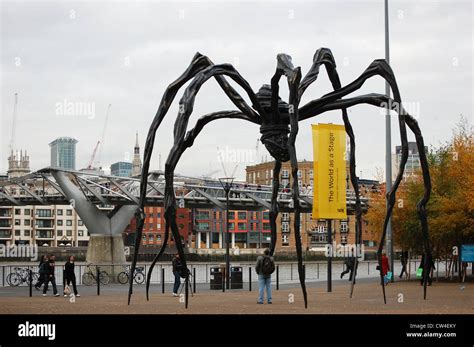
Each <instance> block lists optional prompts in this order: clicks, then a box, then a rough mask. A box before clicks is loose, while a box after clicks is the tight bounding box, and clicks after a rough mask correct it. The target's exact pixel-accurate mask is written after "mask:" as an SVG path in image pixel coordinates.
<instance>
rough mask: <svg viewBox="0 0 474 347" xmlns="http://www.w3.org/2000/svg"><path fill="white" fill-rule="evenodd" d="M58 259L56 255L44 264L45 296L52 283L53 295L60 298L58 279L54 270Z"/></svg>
mask: <svg viewBox="0 0 474 347" xmlns="http://www.w3.org/2000/svg"><path fill="white" fill-rule="evenodd" d="M55 261H56V257H55V256H54V255H50V256H49V260H48V261H47V262H46V263H44V264H43V265H44V266H45V272H46V273H45V281H44V288H43V296H46V292H47V291H48V283H49V282H51V284H52V285H53V293H54V296H59V294H58V288H57V287H56V277H55V275H54V269H55V266H56V263H55Z"/></svg>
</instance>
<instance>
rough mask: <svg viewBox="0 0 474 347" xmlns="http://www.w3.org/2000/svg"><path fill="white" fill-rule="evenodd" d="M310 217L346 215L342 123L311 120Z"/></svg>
mask: <svg viewBox="0 0 474 347" xmlns="http://www.w3.org/2000/svg"><path fill="white" fill-rule="evenodd" d="M311 127H312V132H313V155H314V161H313V177H314V182H313V219H347V207H346V158H345V154H346V131H345V129H344V126H343V125H335V124H317V125H316V124H312V125H311Z"/></svg>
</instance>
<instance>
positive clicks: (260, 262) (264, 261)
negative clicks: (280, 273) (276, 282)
mask: <svg viewBox="0 0 474 347" xmlns="http://www.w3.org/2000/svg"><path fill="white" fill-rule="evenodd" d="M255 271H256V272H257V275H258V301H257V304H263V296H264V294H265V293H264V292H265V288H266V289H267V303H269V304H271V303H272V273H273V271H275V262H274V261H273V257H270V250H269V249H268V248H266V249H265V251H264V252H263V256H259V257H258V258H257V264H256V265H255Z"/></svg>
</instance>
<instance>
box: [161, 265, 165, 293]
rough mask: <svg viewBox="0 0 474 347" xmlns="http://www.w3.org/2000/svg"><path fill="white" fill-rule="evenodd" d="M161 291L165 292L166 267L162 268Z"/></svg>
mask: <svg viewBox="0 0 474 347" xmlns="http://www.w3.org/2000/svg"><path fill="white" fill-rule="evenodd" d="M161 293H162V294H164V293H165V269H164V268H161Z"/></svg>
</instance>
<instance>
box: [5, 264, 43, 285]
mask: <svg viewBox="0 0 474 347" xmlns="http://www.w3.org/2000/svg"><path fill="white" fill-rule="evenodd" d="M13 270H14V271H15V272H11V273H9V274H8V276H7V278H6V280H7V283H8V284H9V285H10V286H12V287H17V286H19V285H20V284H23V283H26V284H30V273H29V269H28V268H22V267H16V268H14V269H13ZM31 278H32V280H33V282H34V283H36V282H38V278H39V273H37V272H33V273H32V275H31Z"/></svg>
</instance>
